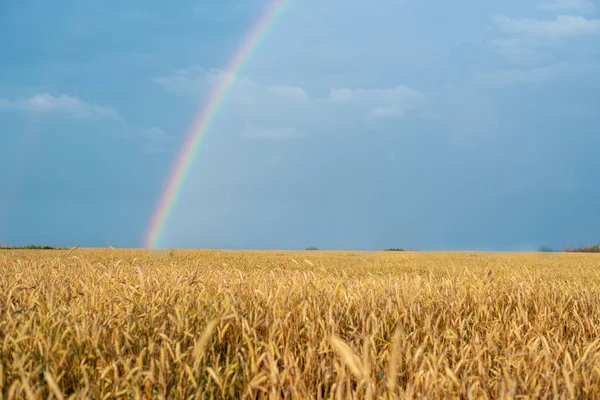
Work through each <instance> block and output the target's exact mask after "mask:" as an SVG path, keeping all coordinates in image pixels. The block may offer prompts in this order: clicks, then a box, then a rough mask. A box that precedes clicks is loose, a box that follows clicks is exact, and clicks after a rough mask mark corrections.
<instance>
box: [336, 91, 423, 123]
mask: <svg viewBox="0 0 600 400" xmlns="http://www.w3.org/2000/svg"><path fill="white" fill-rule="evenodd" d="M328 100H329V102H331V103H332V104H336V105H338V106H344V105H346V106H349V107H352V108H355V109H356V108H358V109H366V110H370V111H368V115H369V116H371V117H380V118H390V117H404V116H406V115H407V114H408V113H409V112H411V111H415V110H418V109H423V108H425V107H426V106H427V103H428V99H427V96H425V95H424V94H423V93H422V92H420V91H418V90H415V89H412V88H409V87H407V86H403V85H400V86H397V87H393V88H387V89H350V88H333V89H331V91H330V92H329V98H328Z"/></svg>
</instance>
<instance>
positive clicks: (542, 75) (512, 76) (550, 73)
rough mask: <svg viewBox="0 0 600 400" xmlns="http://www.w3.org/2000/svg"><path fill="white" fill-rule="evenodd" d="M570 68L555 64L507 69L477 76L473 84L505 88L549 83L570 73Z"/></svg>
mask: <svg viewBox="0 0 600 400" xmlns="http://www.w3.org/2000/svg"><path fill="white" fill-rule="evenodd" d="M570 70H572V68H571V67H570V66H568V65H567V64H557V65H551V66H544V67H535V68H529V69H520V68H514V69H507V70H500V71H494V72H488V73H482V74H478V75H476V76H475V77H474V79H473V83H475V84H476V85H479V86H507V85H518V84H530V83H537V82H544V81H549V80H551V79H553V78H555V77H556V76H557V75H559V74H562V73H564V72H567V71H570Z"/></svg>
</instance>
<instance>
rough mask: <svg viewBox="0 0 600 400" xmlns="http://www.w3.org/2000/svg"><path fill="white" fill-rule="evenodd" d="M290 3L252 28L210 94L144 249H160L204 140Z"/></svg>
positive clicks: (279, 3) (274, 1) (271, 7)
mask: <svg viewBox="0 0 600 400" xmlns="http://www.w3.org/2000/svg"><path fill="white" fill-rule="evenodd" d="M288 1H289V0H270V3H269V4H268V5H267V6H266V8H265V10H264V12H263V13H262V14H261V15H260V18H258V20H257V21H256V22H255V23H254V24H253V25H252V27H251V28H250V30H249V32H248V33H247V34H246V36H245V37H244V40H243V41H242V43H241V44H240V46H239V47H238V49H237V51H236V52H235V53H234V56H233V57H232V58H231V60H230V61H229V63H228V64H227V67H226V68H225V71H224V73H223V74H222V77H221V80H220V81H219V82H218V83H217V85H216V86H215V88H214V89H213V90H212V92H211V93H210V95H209V97H208V99H207V101H206V103H205V104H204V106H203V107H201V108H200V110H199V111H198V113H197V116H196V117H195V118H194V122H193V123H192V127H191V128H190V130H189V132H188V133H187V135H186V138H185V141H184V143H183V145H182V146H181V149H180V151H179V154H178V155H177V158H176V159H175V162H174V163H173V165H172V167H171V172H170V174H169V177H168V179H167V184H166V185H165V188H164V189H163V191H162V192H161V196H160V200H159V202H158V204H157V206H156V208H155V210H154V212H153V214H152V217H151V219H150V222H149V224H148V228H147V230H146V233H145V235H144V247H147V248H156V247H158V244H159V241H160V238H161V235H162V233H163V231H164V228H165V225H166V223H167V221H168V220H169V218H170V216H171V214H172V212H173V209H174V208H175V205H176V204H177V200H178V198H179V196H180V195H181V192H182V189H183V187H184V184H185V181H186V179H187V177H188V175H189V172H190V169H191V167H192V165H193V164H194V160H195V159H196V157H197V156H198V152H199V151H200V148H201V145H202V143H203V139H204V138H205V137H206V135H207V133H208V132H209V131H210V128H211V126H212V124H213V122H214V121H215V119H216V117H217V115H218V113H219V110H220V109H221V106H222V105H223V103H224V102H225V100H226V98H227V94H228V93H229V91H230V90H231V88H232V87H233V85H234V84H235V81H236V78H237V77H238V76H239V74H240V72H241V71H242V70H243V68H244V66H245V65H246V64H247V63H248V61H249V60H250V57H251V56H252V54H253V53H254V52H255V51H256V49H257V47H258V45H259V44H260V42H261V40H262V39H263V38H264V37H265V35H266V33H267V31H268V30H269V28H270V27H271V26H272V25H273V23H274V22H275V20H276V19H277V16H278V15H280V14H281V12H282V11H283V8H284V5H285V4H286V3H287V2H288Z"/></svg>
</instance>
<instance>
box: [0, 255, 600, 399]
mask: <svg viewBox="0 0 600 400" xmlns="http://www.w3.org/2000/svg"><path fill="white" fill-rule="evenodd" d="M0 346H1V347H0V399H12V398H31V399H33V398H58V399H62V398H65V399H66V398H93V399H105V398H169V399H172V398H173V399H183V398H231V399H237V398H273V399H274V398H290V399H292V398H293V399H301V398H317V399H318V398H334V399H346V398H366V399H369V398H373V399H375V398H419V397H424V398H448V397H449V398H467V399H471V398H515V397H526V398H549V397H551V398H600V256H598V255H595V254H541V253H540V254H538V253H519V254H517V253H413V252H378V253H374V252H324V251H306V252H258V251H257V252H233V251H231V252H220V251H192V250H189V251H187V250H174V251H164V252H151V251H147V250H114V249H94V250H92V249H76V250H73V251H71V252H70V251H69V250H55V251H46V250H3V251H0Z"/></svg>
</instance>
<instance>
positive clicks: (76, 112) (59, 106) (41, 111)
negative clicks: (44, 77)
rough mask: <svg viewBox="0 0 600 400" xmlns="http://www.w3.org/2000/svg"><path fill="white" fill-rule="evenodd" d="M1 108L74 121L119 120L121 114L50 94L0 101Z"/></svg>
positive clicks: (111, 109) (75, 99)
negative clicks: (93, 119) (92, 119)
mask: <svg viewBox="0 0 600 400" xmlns="http://www.w3.org/2000/svg"><path fill="white" fill-rule="evenodd" d="M0 108H4V109H11V110H18V111H23V112H28V113H33V114H38V115H48V114H58V115H63V116H66V117H70V118H74V119H88V118H114V119H119V118H120V117H119V113H118V112H117V111H116V110H115V109H113V108H109V107H104V106H100V105H98V104H95V103H88V102H86V101H84V100H82V99H80V98H79V97H73V96H67V95H60V96H53V95H50V94H48V93H41V94H36V95H34V96H32V97H29V98H25V99H21V100H13V101H11V100H7V99H0Z"/></svg>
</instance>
